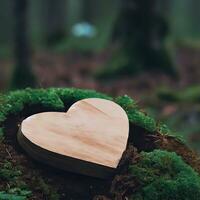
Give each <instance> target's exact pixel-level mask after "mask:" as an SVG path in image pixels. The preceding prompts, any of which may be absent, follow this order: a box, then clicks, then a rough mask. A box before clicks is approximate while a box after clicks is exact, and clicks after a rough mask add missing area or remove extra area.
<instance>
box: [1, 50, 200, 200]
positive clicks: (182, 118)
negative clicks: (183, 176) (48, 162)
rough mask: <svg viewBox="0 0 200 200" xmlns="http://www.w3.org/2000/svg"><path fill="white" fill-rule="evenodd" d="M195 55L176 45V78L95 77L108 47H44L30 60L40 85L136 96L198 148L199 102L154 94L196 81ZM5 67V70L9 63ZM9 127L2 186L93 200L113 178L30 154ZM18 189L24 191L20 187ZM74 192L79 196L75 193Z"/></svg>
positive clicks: (41, 194)
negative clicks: (92, 50) (86, 50)
mask: <svg viewBox="0 0 200 200" xmlns="http://www.w3.org/2000/svg"><path fill="white" fill-rule="evenodd" d="M199 55H200V50H199V49H193V48H181V49H179V50H177V53H176V57H175V63H176V66H177V71H178V78H172V77H170V76H167V75H166V74H161V73H160V74H157V73H143V74H140V75H138V76H135V77H120V78H118V79H113V80H103V81H102V80H101V81H100V80H97V79H95V78H94V73H95V72H96V71H97V70H98V69H99V68H101V67H102V66H104V64H105V62H106V60H108V59H109V55H107V53H106V52H102V53H100V54H87V55H83V54H79V53H74V52H73V53H68V54H64V53H62V54H56V53H53V52H47V51H45V52H39V53H36V54H35V55H34V56H33V61H32V63H33V70H34V73H35V75H36V77H37V81H38V86H39V87H43V88H47V87H77V88H88V89H95V90H97V91H100V92H104V93H107V94H109V95H112V96H118V95H124V94H127V95H129V96H131V97H133V98H134V99H136V100H137V101H138V103H139V105H140V106H141V107H144V108H145V109H146V110H147V112H149V113H150V114H152V115H154V116H156V118H157V119H159V120H160V119H163V120H164V121H165V122H166V123H168V124H169V125H170V126H171V127H173V128H175V129H177V131H179V132H181V131H182V130H185V129H186V128H187V130H185V133H184V134H185V135H184V136H185V139H186V140H187V141H188V143H189V144H190V145H191V146H192V147H193V148H195V149H197V150H199V149H200V148H199V144H200V126H199V123H198V122H199V120H200V109H199V103H198V102H197V103H193V104H191V103H187V102H186V103H181V102H163V101H162V100H160V99H159V98H157V91H158V90H159V89H160V88H162V87H166V86H167V87H169V88H170V89H171V90H175V91H179V90H181V89H184V88H186V87H191V86H193V85H199V84H200V79H199V77H200V68H199V65H200V56H199ZM0 63H1V65H2V66H10V65H12V61H1V62H0ZM1 70H2V69H1ZM5 71H6V73H8V74H9V70H8V68H6V69H5ZM0 74H1V73H0ZM2 80H3V79H2ZM197 92H198V91H197ZM199 92H200V91H199ZM191 127H195V129H193V128H191ZM7 131H8V132H10V133H11V134H10V136H9V134H8V137H7V138H6V140H5V142H4V143H1V145H0V168H1V169H5V170H4V171H0V173H3V174H4V173H5V172H6V175H5V174H4V175H5V177H4V178H5V180H4V182H3V183H4V184H2V183H0V188H1V189H2V190H5V189H6V190H8V189H9V188H12V183H13V181H15V182H16V184H18V185H19V188H16V189H18V190H21V188H26V187H25V186H23V185H26V184H27V183H28V185H29V189H31V190H32V191H33V194H32V196H31V198H30V199H32V200H35V199H38V200H39V199H47V197H48V198H49V197H50V198H51V199H56V198H57V193H59V194H60V199H80V198H82V199H91V197H93V196H95V195H97V194H106V193H108V191H107V190H108V185H110V184H111V180H108V181H103V180H97V179H93V178H85V177H84V176H80V175H75V174H71V173H67V172H63V171H62V172H61V171H59V170H55V169H54V168H51V167H47V166H45V165H42V164H39V163H37V162H33V161H32V160H31V159H28V158H27V156H25V155H24V154H23V153H22V150H21V149H20V148H19V146H18V145H17V143H16V141H13V139H12V138H11V137H12V134H13V133H15V132H16V131H15V130H12V126H11V129H10V130H7ZM181 133H182V132H181ZM36 169H37V170H36ZM20 174H23V176H21V175H20ZM77 184H78V185H77ZM25 191H26V190H25ZM66 191H67V192H66ZM69 191H71V193H69ZM20 192H21V193H23V192H24V189H23V190H22V191H19V193H20ZM26 192H27V191H26ZM77 194H79V195H80V194H81V195H83V196H78V197H77V196H76V195H77ZM84 195H88V196H84Z"/></svg>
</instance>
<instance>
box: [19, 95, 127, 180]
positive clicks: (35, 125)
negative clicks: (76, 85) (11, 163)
mask: <svg viewBox="0 0 200 200" xmlns="http://www.w3.org/2000/svg"><path fill="white" fill-rule="evenodd" d="M128 132H129V122H128V118H127V115H126V113H125V111H124V110H123V109H122V108H121V107H120V106H119V105H118V104H116V103H114V102H112V101H109V100H104V99H98V98H89V99H83V100H80V101H78V102H76V103H74V104H73V105H72V106H71V107H70V108H69V110H68V111H67V113H62V112H44V113H39V114H35V115H32V116H30V117H28V118H26V119H25V120H24V121H23V122H22V124H21V127H20V129H19V132H18V141H19V143H20V145H21V146H22V147H23V148H24V150H25V151H27V153H29V154H30V155H31V156H32V157H33V158H35V159H37V160H40V161H42V162H45V163H48V164H50V165H53V166H56V167H58V168H61V169H65V170H69V171H73V172H76V173H82V174H86V175H90V176H96V177H107V176H109V175H110V174H111V173H112V172H113V170H114V169H115V168H116V167H117V165H118V163H119V161H120V159H121V156H122V154H123V152H124V150H125V149H126V145H127V140H128Z"/></svg>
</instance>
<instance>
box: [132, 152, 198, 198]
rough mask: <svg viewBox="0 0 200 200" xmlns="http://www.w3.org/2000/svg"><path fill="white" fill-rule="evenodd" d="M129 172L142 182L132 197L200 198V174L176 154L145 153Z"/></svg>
mask: <svg viewBox="0 0 200 200" xmlns="http://www.w3.org/2000/svg"><path fill="white" fill-rule="evenodd" d="M130 172H131V174H133V175H134V176H135V177H136V179H138V180H139V183H140V185H141V187H140V188H139V190H138V191H137V192H136V193H135V194H134V195H133V196H132V199H134V200H160V199H162V200H170V199H173V200H180V199H181V200H189V199H190V200H198V199H200V177H199V175H198V174H197V173H196V172H195V171H194V170H193V169H192V168H191V167H190V166H189V165H187V164H186V163H185V162H184V161H183V160H182V159H181V157H179V156H177V155H176V154H175V153H171V152H167V151H161V150H154V151H153V152H150V153H146V152H142V153H141V158H140V160H139V162H138V163H137V164H135V165H132V166H130Z"/></svg>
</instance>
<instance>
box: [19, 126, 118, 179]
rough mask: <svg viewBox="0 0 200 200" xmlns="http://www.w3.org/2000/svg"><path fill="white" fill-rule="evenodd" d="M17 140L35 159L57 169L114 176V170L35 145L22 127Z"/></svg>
mask: <svg viewBox="0 0 200 200" xmlns="http://www.w3.org/2000/svg"><path fill="white" fill-rule="evenodd" d="M17 140H18V142H19V144H20V146H21V147H22V148H23V149H24V150H25V151H26V152H27V154H28V155H30V156H31V157H32V158H33V159H35V160H37V161H40V162H42V163H45V164H48V165H50V166H53V167H55V168H58V169H62V170H66V171H70V172H73V173H78V174H83V175H87V176H92V177H97V178H109V177H111V176H113V175H114V172H115V169H114V168H111V167H105V166H103V165H99V164H95V163H91V162H87V161H84V160H80V159H75V158H72V157H68V156H64V155H60V154H57V153H54V152H51V151H48V150H46V149H43V148H41V147H39V146H37V145H35V144H34V143H32V142H31V141H30V140H28V139H27V138H26V137H25V136H24V135H23V133H22V132H21V127H19V131H18V134H17ZM66 148H67V147H66Z"/></svg>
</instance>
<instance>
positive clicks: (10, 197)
mask: <svg viewBox="0 0 200 200" xmlns="http://www.w3.org/2000/svg"><path fill="white" fill-rule="evenodd" d="M0 199H1V200H25V199H27V198H26V196H21V195H16V194H9V193H7V192H5V191H2V192H0Z"/></svg>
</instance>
